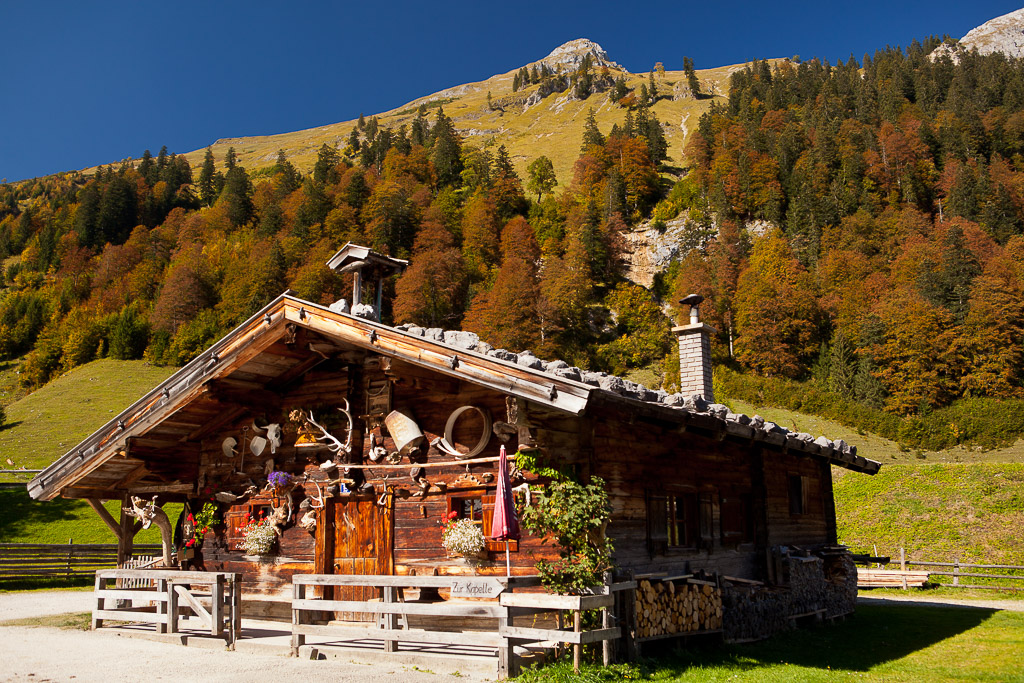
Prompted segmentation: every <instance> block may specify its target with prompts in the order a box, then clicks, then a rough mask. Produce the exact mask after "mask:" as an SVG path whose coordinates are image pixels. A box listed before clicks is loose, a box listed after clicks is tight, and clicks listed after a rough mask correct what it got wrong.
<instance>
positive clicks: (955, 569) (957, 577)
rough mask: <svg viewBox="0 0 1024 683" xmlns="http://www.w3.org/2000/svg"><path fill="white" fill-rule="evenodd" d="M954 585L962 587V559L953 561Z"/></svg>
mask: <svg viewBox="0 0 1024 683" xmlns="http://www.w3.org/2000/svg"><path fill="white" fill-rule="evenodd" d="M953 585H954V586H959V585H960V558H959V557H958V558H957V559H955V560H953Z"/></svg>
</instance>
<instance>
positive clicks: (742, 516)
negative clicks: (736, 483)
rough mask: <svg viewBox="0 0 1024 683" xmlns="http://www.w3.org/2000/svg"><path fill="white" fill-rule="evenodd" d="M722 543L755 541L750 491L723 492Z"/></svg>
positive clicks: (733, 543)
mask: <svg viewBox="0 0 1024 683" xmlns="http://www.w3.org/2000/svg"><path fill="white" fill-rule="evenodd" d="M720 504H721V509H722V512H721V515H722V521H721V526H722V545H725V546H736V545H739V544H740V543H753V542H754V518H753V515H752V514H751V510H752V509H753V506H752V505H751V497H750V494H749V493H729V494H725V493H723V494H722V498H721V503H720Z"/></svg>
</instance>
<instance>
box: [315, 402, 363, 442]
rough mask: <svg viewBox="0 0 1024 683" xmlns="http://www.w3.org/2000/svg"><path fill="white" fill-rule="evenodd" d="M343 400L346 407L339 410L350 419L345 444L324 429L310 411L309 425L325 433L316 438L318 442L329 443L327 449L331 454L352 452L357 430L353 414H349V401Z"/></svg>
mask: <svg viewBox="0 0 1024 683" xmlns="http://www.w3.org/2000/svg"><path fill="white" fill-rule="evenodd" d="M342 400H343V401H345V407H344V408H338V410H339V411H340V412H341V413H343V414H344V415H345V417H346V418H348V439H347V440H346V441H345V443H342V442H341V441H339V440H338V438H337V437H335V436H334V435H333V434H331V433H330V432H328V431H327V430H326V429H324V427H323V426H322V425H320V424H319V423H318V422H317V421H316V418H315V417H314V416H313V411H312V410H311V411H309V424H311V425H313V426H314V427H316V428H317V429H319V430H320V431H321V432H322V433H323V436H318V437H316V440H317V441H326V442H328V444H327V449H328V450H329V451H330V452H331V453H340V452H341V451H344V452H345V453H351V452H352V431H353V429H354V428H355V423H354V422H353V421H352V413H351V412H349V409H350V406H349V404H348V400H347V399H342Z"/></svg>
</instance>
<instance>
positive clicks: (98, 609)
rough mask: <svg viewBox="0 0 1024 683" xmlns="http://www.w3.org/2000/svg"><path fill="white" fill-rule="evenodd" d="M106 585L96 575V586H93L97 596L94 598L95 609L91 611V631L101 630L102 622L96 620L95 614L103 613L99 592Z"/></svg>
mask: <svg viewBox="0 0 1024 683" xmlns="http://www.w3.org/2000/svg"><path fill="white" fill-rule="evenodd" d="M106 585H107V580H106V579H104V578H102V577H101V576H99V574H97V575H96V584H95V586H96V596H97V597H96V609H95V610H94V611H93V617H92V624H91V627H92V630H93V631H95V630H96V629H98V628H101V627H102V626H103V620H102V619H97V618H96V612H102V611H103V605H104V599H103V598H101V597H99V591H101V590H103V589H104V588H105V587H106Z"/></svg>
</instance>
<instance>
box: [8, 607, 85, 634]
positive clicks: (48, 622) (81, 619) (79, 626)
mask: <svg viewBox="0 0 1024 683" xmlns="http://www.w3.org/2000/svg"><path fill="white" fill-rule="evenodd" d="M91 618H92V615H91V614H90V613H89V612H68V613H67V614H48V615H45V616H42V617H29V618H27V619H9V620H7V621H0V626H29V627H39V626H47V627H49V628H63V629H68V630H72V631H88V630H89V626H90V622H91Z"/></svg>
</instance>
